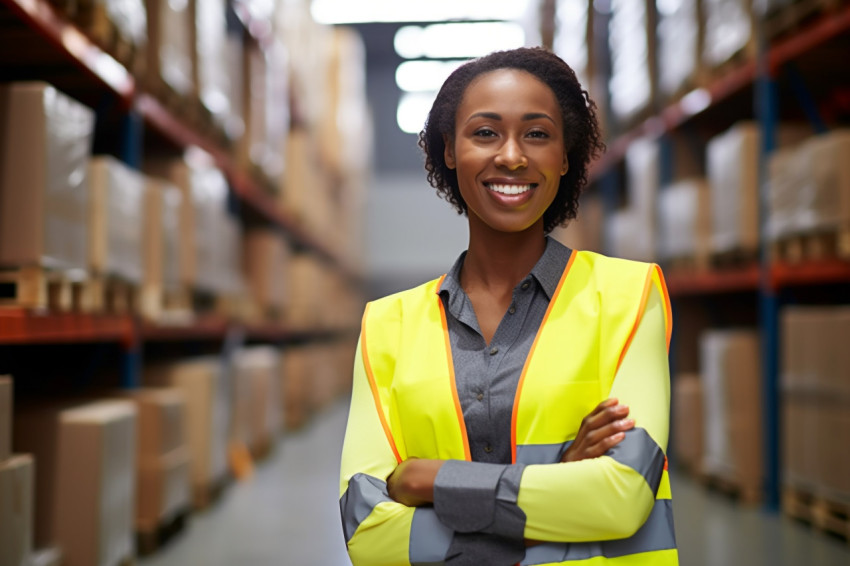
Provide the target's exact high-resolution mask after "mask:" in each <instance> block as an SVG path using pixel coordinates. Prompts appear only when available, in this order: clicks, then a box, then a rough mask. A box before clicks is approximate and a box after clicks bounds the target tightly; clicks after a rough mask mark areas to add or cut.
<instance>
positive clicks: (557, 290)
mask: <svg viewBox="0 0 850 566" xmlns="http://www.w3.org/2000/svg"><path fill="white" fill-rule="evenodd" d="M576 253H577V252H576V250H572V252H570V259H569V261H568V262H567V267H566V268H564V272H563V273H562V274H561V280H560V281H558V287H557V288H555V294H554V295H552V298H551V299H550V300H549V306H548V307H546V314H545V315H543V321H542V322H541V323H540V328H538V329H537V335H536V336H535V337H534V342H532V344H531V349H530V350H529V351H528V356H526V358H525V365H523V367H522V373H521V374H520V376H519V383H517V386H516V395H515V396H514V408H513V413H512V414H511V463H512V464H516V444H517V442H516V425H517V415H518V414H519V398H520V395H521V393H522V386H523V383H525V375H526V373H527V372H528V366H529V363H530V362H531V359H532V358H533V357H534V350H535V349H536V348H537V341H538V340H539V339H540V333H541V332H543V328H545V327H546V322H547V321H548V320H549V313H551V312H552V307H553V306H554V305H555V301H556V300H557V299H558V295H560V294H561V288H562V287H563V286H564V281H566V280H567V275H569V273H570V268H571V267H572V266H573V261H575V258H576Z"/></svg>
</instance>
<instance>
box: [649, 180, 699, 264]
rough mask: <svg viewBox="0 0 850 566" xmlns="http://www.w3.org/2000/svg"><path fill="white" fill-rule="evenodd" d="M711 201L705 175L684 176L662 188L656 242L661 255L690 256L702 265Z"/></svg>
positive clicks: (668, 258)
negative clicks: (694, 177)
mask: <svg viewBox="0 0 850 566" xmlns="http://www.w3.org/2000/svg"><path fill="white" fill-rule="evenodd" d="M710 211H711V204H710V202H709V190H708V183H707V181H706V180H705V179H688V180H685V181H680V182H678V183H675V184H673V185H670V186H668V187H666V188H664V189H663V190H662V191H661V194H660V199H659V226H660V234H659V245H660V247H661V252H662V256H663V259H667V260H670V259H679V258H694V259H696V263H697V264H698V265H706V260H707V259H708V255H709V243H710V235H711V226H710V222H711V216H710Z"/></svg>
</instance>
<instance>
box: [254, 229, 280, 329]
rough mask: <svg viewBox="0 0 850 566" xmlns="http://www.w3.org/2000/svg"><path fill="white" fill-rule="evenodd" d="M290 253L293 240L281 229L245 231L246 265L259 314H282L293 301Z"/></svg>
mask: <svg viewBox="0 0 850 566" xmlns="http://www.w3.org/2000/svg"><path fill="white" fill-rule="evenodd" d="M289 256H290V250H289V244H288V243H287V242H286V241H285V240H284V237H283V234H281V233H280V232H279V231H276V230H272V229H269V228H260V229H252V230H247V231H246V232H245V234H244V238H243V240H242V269H243V273H244V274H245V283H246V286H247V291H248V295H249V296H250V297H251V299H252V300H253V301H254V303H255V304H256V308H257V312H256V313H255V314H256V316H257V317H258V318H271V319H280V318H282V316H283V313H284V311H285V309H286V305H287V303H288V302H289V301H288V295H289V288H290V285H289V282H288V281H287V273H288V271H289V266H288V265H287V264H288V262H289Z"/></svg>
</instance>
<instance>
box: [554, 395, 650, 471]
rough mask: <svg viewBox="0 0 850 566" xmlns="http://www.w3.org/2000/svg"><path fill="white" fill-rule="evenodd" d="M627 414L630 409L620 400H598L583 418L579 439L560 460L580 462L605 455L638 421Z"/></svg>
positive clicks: (577, 436)
mask: <svg viewBox="0 0 850 566" xmlns="http://www.w3.org/2000/svg"><path fill="white" fill-rule="evenodd" d="M628 416H629V408H628V407H627V406H626V405H620V404H619V403H618V402H617V399H614V398H610V399H606V400H604V401H602V402H601V403H599V404H598V405H597V406H596V408H595V409H593V411H591V412H590V414H589V415H587V416H586V417H584V419H582V421H581V428H579V431H578V434H577V435H576V439H575V440H574V441H573V443H572V444H571V445H570V447H569V448H567V451H566V452H564V455H563V456H562V457H561V462H578V461H579V460H587V459H590V458H598V457H599V456H602V455H603V454H605V453H606V452H607V451H608V450H610V449H611V448H613V447H614V446H616V445H617V444H619V443H620V442H622V441H623V439H624V438H625V437H626V431H627V430H631V429H632V428H634V426H635V421H634V420H633V419H629V418H627V417H628Z"/></svg>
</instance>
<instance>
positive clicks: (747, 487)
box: [697, 473, 764, 506]
mask: <svg viewBox="0 0 850 566" xmlns="http://www.w3.org/2000/svg"><path fill="white" fill-rule="evenodd" d="M697 479H698V480H699V482H700V483H701V484H702V485H703V486H704V487H705V488H706V489H708V490H710V491H714V492H717V493H721V494H723V495H725V496H727V497H730V498H731V499H733V500H735V501H737V502H738V503H740V504H741V505H746V506H754V505H758V504H760V503H761V502H762V501H763V499H764V490H763V488H762V485H761V484H759V483H747V482H741V481H739V480H736V479H734V478H728V477H724V476H721V475H717V474H710V473H702V474H700V475H699V476H698V478H697Z"/></svg>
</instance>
